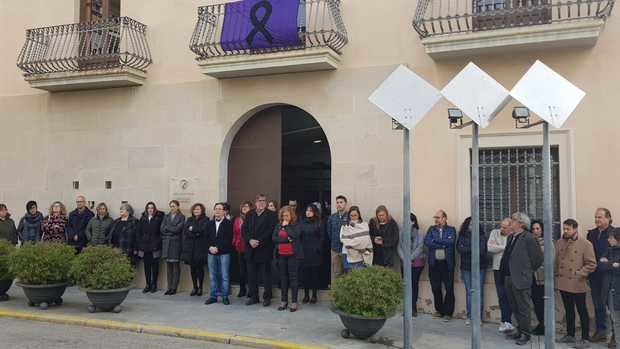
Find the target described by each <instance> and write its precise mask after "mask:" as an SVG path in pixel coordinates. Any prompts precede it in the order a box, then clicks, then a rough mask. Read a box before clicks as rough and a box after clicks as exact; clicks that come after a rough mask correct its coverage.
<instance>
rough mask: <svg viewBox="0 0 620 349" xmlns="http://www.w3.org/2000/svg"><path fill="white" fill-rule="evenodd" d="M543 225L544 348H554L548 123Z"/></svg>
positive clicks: (547, 131) (547, 127)
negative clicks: (544, 230) (545, 228)
mask: <svg viewBox="0 0 620 349" xmlns="http://www.w3.org/2000/svg"><path fill="white" fill-rule="evenodd" d="M542 155H543V164H542V166H543V168H542V170H543V171H542V172H543V207H544V213H543V223H544V225H545V227H547V232H546V234H545V236H544V239H545V260H544V268H545V348H546V349H553V348H555V292H554V289H553V282H554V280H553V273H554V270H553V267H554V265H553V257H554V255H555V253H554V249H553V208H552V205H551V144H550V141H549V123H548V122H544V123H543V151H542Z"/></svg>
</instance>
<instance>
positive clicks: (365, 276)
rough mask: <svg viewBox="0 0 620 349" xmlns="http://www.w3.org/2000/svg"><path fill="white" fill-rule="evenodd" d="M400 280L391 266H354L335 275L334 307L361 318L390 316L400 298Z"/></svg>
mask: <svg viewBox="0 0 620 349" xmlns="http://www.w3.org/2000/svg"><path fill="white" fill-rule="evenodd" d="M403 288H404V285H403V282H402V281H401V279H400V275H398V274H397V273H396V272H394V271H393V270H391V269H387V268H382V267H369V268H363V269H354V270H352V271H351V272H350V273H348V274H346V275H344V276H342V277H340V278H338V279H337V280H336V282H335V285H334V289H333V297H334V304H333V306H334V308H335V309H337V310H340V311H342V312H345V313H348V314H353V315H359V316H364V317H386V318H387V317H390V316H392V315H394V314H395V313H396V311H398V309H399V308H400V305H401V303H402V300H403Z"/></svg>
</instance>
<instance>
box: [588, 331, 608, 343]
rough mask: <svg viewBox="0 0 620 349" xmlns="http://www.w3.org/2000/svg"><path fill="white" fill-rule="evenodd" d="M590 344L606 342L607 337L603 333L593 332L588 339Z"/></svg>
mask: <svg viewBox="0 0 620 349" xmlns="http://www.w3.org/2000/svg"><path fill="white" fill-rule="evenodd" d="M590 342H592V343H601V342H607V336H606V335H605V333H604V332H599V331H596V332H594V334H593V335H592V337H590Z"/></svg>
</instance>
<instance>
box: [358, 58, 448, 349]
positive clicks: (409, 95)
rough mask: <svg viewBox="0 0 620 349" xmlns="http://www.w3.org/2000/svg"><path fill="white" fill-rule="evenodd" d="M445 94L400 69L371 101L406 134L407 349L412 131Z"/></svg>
mask: <svg viewBox="0 0 620 349" xmlns="http://www.w3.org/2000/svg"><path fill="white" fill-rule="evenodd" d="M440 98H441V94H440V93H439V91H438V90H437V89H436V88H434V87H433V86H432V85H431V84H429V83H428V82H426V80H424V79H423V78H421V77H420V76H418V75H417V74H415V73H414V72H412V71H411V70H410V69H408V68H407V67H405V66H404V65H400V66H399V67H398V68H396V70H394V72H392V74H390V76H389V77H388V78H387V79H386V80H385V81H384V82H383V83H382V84H381V86H379V87H378V88H377V89H376V90H375V91H374V92H373V93H372V95H371V96H370V97H369V98H368V100H369V101H370V102H371V103H373V104H374V105H376V106H377V107H379V108H380V109H381V110H383V111H384V112H385V113H386V114H387V115H389V116H390V117H391V118H392V128H393V129H396V130H402V131H403V223H402V227H401V241H402V244H401V247H402V256H403V264H404V265H403V274H404V279H405V285H404V287H405V290H404V291H405V292H404V294H405V302H404V303H405V309H404V312H403V333H404V335H403V338H404V346H403V347H404V348H405V349H410V348H412V347H413V346H412V342H413V338H412V337H413V336H412V333H413V324H412V319H411V318H412V312H413V305H414V304H415V303H414V302H415V301H416V300H414V299H412V289H411V286H412V280H411V266H410V264H411V218H410V216H409V214H410V212H411V153H410V149H411V137H410V130H413V128H414V127H415V126H416V125H417V123H418V122H419V121H420V120H422V118H424V116H425V115H426V114H427V113H428V111H429V110H431V108H432V107H433V106H434V105H435V104H436V103H437V101H439V99H440Z"/></svg>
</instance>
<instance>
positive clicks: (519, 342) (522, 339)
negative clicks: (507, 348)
mask: <svg viewBox="0 0 620 349" xmlns="http://www.w3.org/2000/svg"><path fill="white" fill-rule="evenodd" d="M529 342H530V336H529V335H527V334H522V335H521V337H519V339H517V342H516V343H515V344H516V345H526V344H527V343H529Z"/></svg>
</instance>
